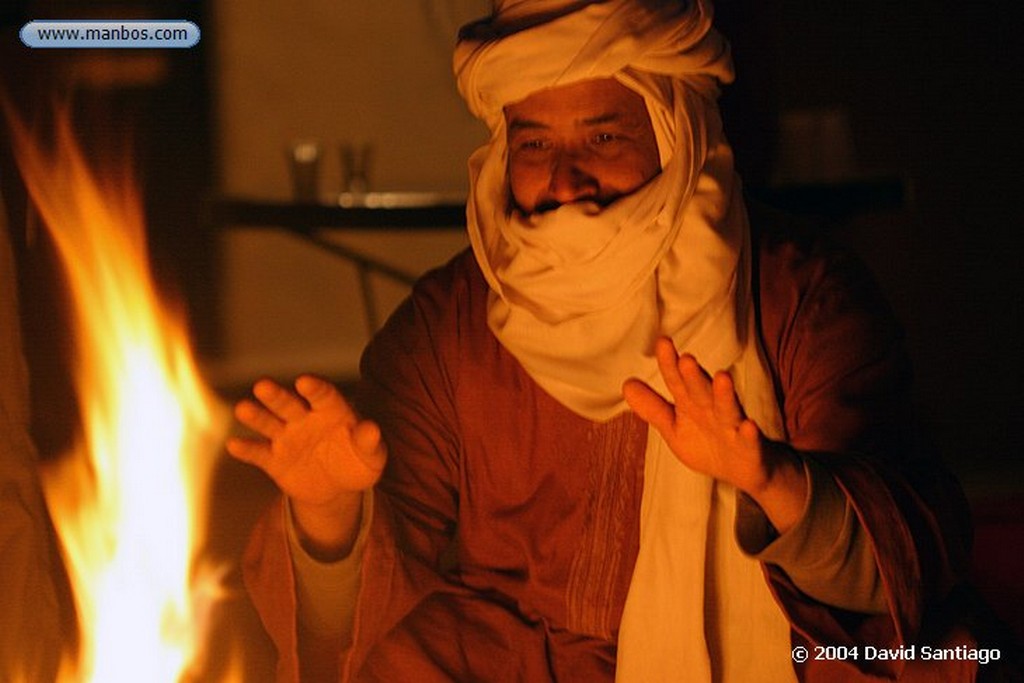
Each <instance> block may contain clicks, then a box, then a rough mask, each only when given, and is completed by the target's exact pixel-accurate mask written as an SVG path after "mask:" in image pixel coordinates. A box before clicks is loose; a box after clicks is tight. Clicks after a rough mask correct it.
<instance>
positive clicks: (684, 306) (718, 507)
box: [455, 0, 795, 683]
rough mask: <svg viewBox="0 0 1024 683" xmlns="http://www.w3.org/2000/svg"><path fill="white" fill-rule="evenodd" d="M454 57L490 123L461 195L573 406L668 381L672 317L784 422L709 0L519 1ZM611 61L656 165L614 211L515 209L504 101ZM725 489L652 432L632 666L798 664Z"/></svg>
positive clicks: (767, 413) (671, 673)
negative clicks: (764, 351) (665, 354)
mask: <svg viewBox="0 0 1024 683" xmlns="http://www.w3.org/2000/svg"><path fill="white" fill-rule="evenodd" d="M455 70H456V74H457V76H458V81H459V88H460V91H461V92H462V94H463V96H464V97H465V99H466V101H467V103H468V104H469V107H470V109H471V110H472V111H473V112H474V113H475V114H476V115H477V116H479V117H480V118H482V119H484V121H485V122H487V123H488V125H489V126H490V128H491V133H492V135H491V140H490V142H489V143H488V144H487V145H485V146H484V147H482V148H481V149H480V150H478V151H477V152H476V153H475V154H474V155H473V156H472V157H471V159H470V164H469V167H470V179H471V190H470V198H469V204H468V207H467V218H468V225H469V235H470V241H471V244H472V247H473V250H474V253H475V255H476V258H477V261H478V262H479V264H480V267H481V269H482V271H483V274H484V276H485V277H486V279H487V282H488V284H489V285H490V287H491V292H490V295H489V300H488V324H489V326H490V328H491V330H492V331H493V332H494V334H495V335H496V336H497V338H498V339H499V340H500V341H501V343H502V344H503V345H504V346H505V347H506V348H507V349H508V350H509V351H510V352H511V353H512V354H513V355H514V356H515V357H516V359H517V360H518V361H519V362H520V363H521V364H522V365H523V367H524V368H525V369H526V370H527V372H528V373H529V374H530V376H531V377H532V378H533V379H534V380H535V381H536V382H537V383H538V384H539V385H540V386H541V387H542V388H544V389H545V390H546V391H547V392H548V393H550V394H551V395H552V396H554V397H555V398H556V399H558V400H559V401H561V402H562V403H563V404H564V405H566V406H567V407H569V408H570V409H572V410H574V411H575V412H577V413H579V414H581V415H583V416H585V417H588V418H590V419H593V420H606V419H609V418H611V417H613V416H614V415H616V414H618V413H620V412H621V411H623V410H625V409H626V406H625V403H624V400H623V398H622V392H621V386H622V383H623V381H624V380H625V379H627V378H629V377H639V378H641V379H643V380H645V381H647V382H648V383H649V384H651V385H652V386H654V387H655V388H657V389H658V390H660V391H661V392H662V393H663V394H666V392H665V389H664V384H663V382H662V381H661V378H660V376H659V373H658V370H657V364H656V361H655V359H654V355H653V344H654V340H655V339H656V338H657V337H658V336H659V335H663V334H664V335H668V336H670V337H671V338H672V339H673V340H674V341H675V343H676V347H677V348H678V349H680V350H681V351H686V352H689V353H692V354H693V355H694V356H695V357H696V358H697V360H698V361H699V362H700V363H701V364H702V365H703V366H704V367H705V368H706V369H707V370H708V371H709V372H712V373H713V372H715V371H717V370H720V369H727V370H729V371H730V372H731V373H732V374H733V377H734V379H735V381H736V385H737V392H738V394H739V396H740V399H741V402H742V403H743V406H744V409H745V410H746V412H747V414H748V415H749V416H750V417H751V418H753V419H754V420H755V421H756V422H757V423H758V424H759V426H760V427H761V429H762V431H764V432H765V433H766V434H767V435H768V436H769V437H771V438H781V437H782V432H783V427H782V421H781V417H780V414H779V409H778V406H777V404H776V402H775V399H774V394H773V389H772V383H771V379H770V376H769V373H768V371H767V369H766V365H765V363H764V360H763V358H762V355H761V353H760V350H759V346H758V342H757V335H756V333H755V331H754V327H753V315H754V312H753V305H752V302H751V283H750V273H751V269H750V258H751V249H750V243H749V241H750V236H749V228H748V225H747V217H746V211H745V208H744V205H743V202H742V197H741V192H740V185H739V180H738V178H737V177H736V175H735V173H734V171H733V163H732V152H731V150H730V148H729V146H728V144H727V142H726V141H725V138H724V136H723V134H722V129H721V122H720V119H719V116H718V110H717V105H716V103H715V100H716V97H717V94H718V83H719V82H728V81H729V80H731V76H732V71H731V62H730V59H729V54H728V47H727V45H726V43H725V41H724V40H723V39H722V38H721V37H720V36H719V35H718V34H717V33H716V32H715V31H714V30H713V29H712V28H711V15H710V9H709V8H708V7H707V6H706V4H705V3H704V2H703V1H695V2H691V3H689V4H688V5H687V4H684V3H673V2H661V3H653V2H642V1H641V0H609V1H607V2H595V3H591V4H587V3H580V2H571V1H569V0H563V1H562V2H558V0H508V1H507V2H505V3H499V6H498V8H497V10H496V14H495V16H494V17H492V18H491V20H490V21H485V22H478V23H476V24H473V25H470V26H468V27H466V29H464V31H463V36H462V40H461V42H460V43H459V46H458V47H457V49H456V54H455ZM602 77H614V78H616V79H618V80H619V81H620V82H622V83H623V84H624V85H626V86H627V87H630V88H631V89H633V90H634V91H636V92H638V93H639V94H640V95H642V96H643V97H644V100H645V102H646V104H647V108H648V111H649V112H650V114H651V119H652V124H653V126H654V131H655V137H656V138H657V140H658V146H659V153H660V157H661V162H662V168H663V170H662V172H661V173H660V174H659V175H658V176H657V177H655V178H654V179H653V180H651V181H650V182H649V183H647V184H646V185H645V186H644V187H642V188H640V189H639V190H637V191H636V192H634V193H632V194H630V195H627V196H625V197H622V198H620V199H618V200H616V201H615V202H613V203H612V204H611V205H610V206H608V207H606V208H604V209H600V208H598V207H595V206H588V205H579V204H576V205H566V206H562V207H560V208H559V209H557V210H554V211H550V212H546V213H544V214H540V215H536V216H522V215H520V214H519V213H518V212H516V211H514V210H511V209H510V208H509V207H510V206H511V202H510V200H509V190H508V181H507V155H508V152H507V146H506V140H505V123H504V116H503V112H502V107H503V106H504V105H505V104H508V103H510V102H515V101H517V100H519V99H522V98H524V97H526V96H527V95H529V94H530V93H532V92H535V91H537V90H540V89H543V88H548V87H555V86H559V85H566V84H569V83H574V82H577V81H580V80H586V79H593V78H602ZM725 489H728V487H726V486H724V485H722V484H716V483H715V482H714V481H713V480H712V479H710V478H708V477H706V476H704V475H701V474H697V473H695V472H693V471H691V470H689V469H687V468H686V467H684V466H683V465H682V464H681V463H680V462H679V461H678V459H676V457H675V456H674V455H673V454H672V453H671V452H670V450H669V449H668V447H667V446H666V445H665V443H664V441H663V440H662V439H661V438H660V436H658V435H657V434H656V433H655V432H654V431H653V430H652V431H651V432H650V435H649V438H648V446H647V452H646V464H645V479H644V494H643V500H642V503H641V540H640V552H639V556H638V559H637V564H636V568H635V570H634V575H633V580H632V584H631V587H630V592H629V596H628V599H627V601H626V608H625V613H624V615H623V619H622V623H621V627H620V636H619V649H618V653H619V654H618V673H617V676H618V680H619V681H623V682H627V683H634V682H638V681H645V682H647V681H676V680H686V681H698V682H699V681H707V682H708V683H710V681H712V680H722V681H744V680H756V679H763V676H762V674H764V672H765V671H769V672H771V673H772V675H773V676H774V677H772V678H770V680H781V681H784V680H786V676H788V677H789V679H790V680H795V679H794V677H793V671H792V666H791V664H790V658H789V629H788V625H787V623H786V621H785V619H784V618H783V616H782V614H781V612H780V610H779V609H778V608H777V607H776V606H775V604H774V602H773V600H772V598H771V595H770V593H769V591H768V588H767V586H766V585H765V582H764V580H763V578H762V576H761V571H760V567H759V566H758V564H757V562H755V561H753V560H751V559H749V558H746V557H743V556H742V554H741V553H740V551H739V549H738V548H737V547H736V543H735V541H734V539H733V536H732V534H731V533H729V532H728V528H729V526H730V522H731V520H732V516H733V514H732V512H733V505H734V495H733V492H732V490H731V489H729V490H725ZM711 579H713V580H711ZM706 588H707V589H708V590H705V589H706ZM751 610H752V611H753V612H754V613H755V614H756V617H755V618H756V619H757V628H756V629H752V628H749V624H750V621H749V619H750V611H751ZM744 611H745V613H746V616H745V617H744V618H742V619H739V620H737V615H739V614H740V613H741V612H744ZM752 636H753V637H752ZM713 672H714V673H713ZM765 680H768V679H765Z"/></svg>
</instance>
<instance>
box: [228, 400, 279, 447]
mask: <svg viewBox="0 0 1024 683" xmlns="http://www.w3.org/2000/svg"><path fill="white" fill-rule="evenodd" d="M235 417H236V418H238V421H239V422H241V423H242V424H244V425H245V426H246V427H248V428H249V429H251V430H253V431H255V432H259V433H260V434H262V435H263V436H265V437H267V438H268V439H273V438H274V437H276V436H277V435H278V434H279V433H280V432H281V430H282V429H283V428H284V422H282V421H281V418H279V417H277V416H276V415H274V414H273V413H271V412H270V411H269V410H267V409H266V408H264V407H263V406H261V405H260V404H259V403H256V402H255V401H250V400H249V399H243V400H241V401H239V402H238V403H237V404H235Z"/></svg>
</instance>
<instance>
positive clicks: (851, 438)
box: [758, 240, 970, 677]
mask: <svg viewBox="0 0 1024 683" xmlns="http://www.w3.org/2000/svg"><path fill="white" fill-rule="evenodd" d="M763 249H764V252H765V253H764V255H763V258H762V259H760V266H761V271H760V276H759V279H758V282H759V285H760V288H761V291H760V297H759V301H760V303H761V310H760V316H761V318H760V322H761V326H760V329H761V331H762V334H763V341H764V343H765V348H766V350H767V353H768V354H769V356H770V357H771V358H772V365H773V368H774V371H775V379H776V381H777V389H778V393H779V395H780V400H781V405H782V409H783V414H784V416H785V419H786V430H787V438H788V442H789V444H790V445H791V446H792V447H793V448H795V449H797V450H798V451H800V452H802V453H803V454H804V455H805V457H809V458H812V459H813V460H814V461H815V463H817V464H818V465H820V466H821V468H823V469H824V470H825V471H826V472H827V473H828V475H830V476H831V477H832V479H833V480H834V481H835V482H836V484H837V485H838V487H839V489H840V490H841V491H842V493H843V495H844V496H845V498H846V500H847V501H848V503H849V505H850V506H851V507H852V511H853V513H854V514H855V515H856V518H857V521H858V522H859V524H860V526H861V527H862V528H863V531H864V533H865V535H866V536H867V539H868V541H869V543H870V547H871V550H872V554H873V557H874V562H875V564H876V565H877V567H878V573H879V576H880V578H881V585H882V592H883V593H884V596H885V603H886V606H887V612H886V614H884V615H875V616H866V615H860V614H852V613H850V612H846V611H844V610H841V609H837V608H834V607H830V606H828V605H826V604H824V603H822V602H820V601H817V600H814V599H813V598H811V597H810V596H808V595H807V594H806V593H804V592H803V591H801V590H800V589H799V587H798V586H797V585H796V582H795V581H794V580H793V577H790V576H788V575H787V574H786V572H785V571H784V570H783V569H782V568H781V567H779V566H778V565H773V564H768V565H767V572H768V574H769V576H770V579H771V582H772V586H773V589H774V590H775V592H776V595H777V597H778V599H779V601H780V604H781V605H782V607H783V610H784V611H785V612H786V613H787V615H788V617H789V619H790V621H791V623H792V624H793V626H794V629H795V630H796V631H797V633H798V634H800V635H801V636H802V637H805V638H807V639H809V640H810V641H812V642H815V643H820V644H824V645H857V644H872V645H875V646H878V647H888V648H894V647H897V646H898V645H902V644H909V643H913V642H916V640H917V639H918V638H919V636H920V635H921V630H922V621H923V617H924V615H925V612H926V610H927V609H929V608H930V607H933V606H935V605H937V604H938V603H939V602H941V601H942V600H943V599H944V598H945V597H946V596H947V595H948V594H949V592H950V591H951V589H952V588H953V586H954V585H956V584H957V583H958V582H960V581H961V580H962V578H963V576H964V574H965V572H966V567H967V560H968V553H969V545H970V525H969V518H968V515H967V508H966V501H965V499H964V497H963V494H962V492H961V490H960V488H959V486H958V484H957V483H956V482H955V480H954V478H953V477H952V475H951V474H950V473H949V472H948V471H947V470H946V469H945V468H944V467H943V466H942V465H941V463H940V462H939V461H938V459H937V458H936V457H935V454H934V452H933V450H932V449H931V448H930V447H929V446H928V445H927V444H926V443H925V442H924V441H923V440H922V439H921V438H920V436H919V432H918V430H917V427H916V425H915V422H914V417H913V414H912V410H911V395H910V365H909V361H908V357H907V354H906V351H905V348H904V344H903V335H902V330H901V328H900V327H899V325H898V324H897V323H896V322H895V318H894V316H893V314H892V313H891V311H890V309H889V307H888V305H887V304H886V302H885V301H884V299H883V298H882V296H881V294H880V292H879V291H878V289H877V287H876V285H875V284H874V282H873V280H872V279H871V277H870V276H869V274H868V273H867V271H866V269H865V268H864V267H863V265H862V264H860V262H859V261H857V260H856V259H854V258H853V257H852V256H850V255H847V254H844V253H842V252H840V251H837V250H833V249H830V248H827V247H825V246H822V244H821V243H820V242H818V241H811V242H792V241H790V242H780V243H774V244H773V243H772V242H771V241H770V240H765V241H764V243H763ZM794 283H797V284H794ZM859 666H862V667H863V668H864V669H865V670H872V671H873V672H874V673H878V674H882V675H885V676H889V677H892V676H895V675H896V674H898V673H899V671H900V670H902V667H903V662H901V661H899V660H897V661H875V662H871V663H870V664H865V663H860V664H859Z"/></svg>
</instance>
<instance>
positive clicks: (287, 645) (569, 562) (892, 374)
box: [245, 231, 975, 683]
mask: <svg viewBox="0 0 1024 683" xmlns="http://www.w3.org/2000/svg"><path fill="white" fill-rule="evenodd" d="M755 235H757V236H755V244H756V245H757V250H756V254H757V258H756V266H757V267H756V277H755V283H756V301H757V303H758V315H759V317H758V322H759V328H760V332H761V335H762V341H763V343H764V348H765V351H766V354H767V358H768V360H769V365H770V368H771V372H772V375H773V379H774V382H775V384H776V389H777V394H778V397H779V401H780V406H781V409H782V414H783V416H784V418H785V425H786V430H787V441H788V442H789V443H790V444H791V445H792V446H793V447H794V448H796V449H797V450H799V451H802V452H806V453H808V454H813V457H815V458H817V459H818V460H819V461H820V462H822V463H823V464H824V465H825V466H826V467H827V468H828V469H829V471H830V472H831V473H832V474H833V476H834V477H835V479H836V480H837V482H838V483H839V486H840V488H841V489H842V490H843V491H844V492H845V494H846V495H847V496H848V497H849V499H850V500H851V501H852V503H853V505H854V508H855V509H856V511H857V514H858V516H859V519H860V521H861V523H862V524H863V526H864V528H865V530H866V531H867V533H868V535H869V537H870V539H871V542H872V544H873V549H874V552H875V556H876V558H877V564H878V566H879V569H880V573H881V578H882V581H883V583H884V587H885V593H886V596H887V599H888V605H889V614H888V615H883V616H872V617H868V616H862V615H855V614H852V613H849V612H843V611H841V610H838V609H834V608H831V607H829V606H827V605H824V604H822V603H819V602H816V601H814V600H813V599H811V598H809V597H807V596H806V595H804V594H802V593H801V592H800V590H799V589H798V588H796V587H795V586H794V585H793V584H792V582H791V581H789V579H788V577H787V576H786V574H785V572H784V571H783V570H782V569H780V568H779V567H777V566H773V565H766V566H765V569H766V577H767V579H768V580H769V582H770V586H771V588H772V590H773V592H774V594H775V596H776V598H777V600H778V601H779V603H780V605H781V606H782V609H783V610H784V612H785V613H786V615H787V616H788V618H789V620H790V622H791V624H792V629H793V642H794V645H797V644H808V645H809V646H810V647H811V649H812V653H813V646H814V644H822V645H837V646H838V645H860V646H861V647H862V648H863V646H864V645H868V644H870V645H874V646H876V647H880V648H895V647H897V646H899V645H902V644H909V643H919V642H922V641H921V640H920V639H921V638H928V639H932V640H934V639H936V638H937V637H941V638H950V637H952V638H954V639H959V640H956V641H955V642H962V643H970V642H972V641H971V640H970V638H969V636H968V634H967V633H966V632H965V631H963V630H959V631H955V632H950V631H949V630H948V629H941V630H943V631H945V632H943V633H934V632H931V631H932V630H934V629H927V628H923V624H922V620H923V618H924V615H925V613H926V611H928V610H932V609H936V608H940V607H941V605H942V603H943V600H944V599H945V598H946V596H947V594H949V592H950V590H951V589H952V588H953V587H954V585H956V584H957V583H958V582H959V581H960V578H961V576H962V575H963V572H964V570H965V567H966V561H967V552H968V545H969V538H970V531H969V522H968V521H967V516H966V506H965V503H964V500H963V497H962V494H961V493H960V490H959V487H958V486H957V485H956V483H955V481H953V480H952V478H951V477H950V476H949V475H948V474H947V473H946V471H945V470H944V469H942V468H941V467H940V466H939V465H938V464H937V463H936V462H935V461H934V460H933V459H932V458H931V457H930V456H929V455H928V453H927V450H926V449H924V448H922V446H921V444H920V442H919V440H918V439H917V438H916V432H915V430H914V428H913V417H912V415H911V409H910V394H909V382H910V370H909V364H908V361H907V356H906V353H905V350H904V347H903V341H902V332H901V329H900V327H899V326H898V324H897V323H896V321H895V320H894V318H893V316H892V314H891V312H890V310H889V308H888V306H887V305H886V304H885V302H884V301H883V299H882V297H881V296H880V294H879V292H878V290H877V288H876V287H875V285H874V283H873V282H872V280H871V278H870V277H869V276H868V274H867V273H866V271H865V270H864V269H863V267H862V266H861V265H860V264H859V262H857V261H856V260H855V259H852V258H851V257H849V256H847V255H844V254H843V253H841V252H839V251H835V250H832V249H830V248H827V247H826V246H824V245H823V244H822V243H821V241H820V240H818V239H815V238H813V237H812V236H808V235H802V234H801V233H797V232H793V231H790V232H788V233H787V234H786V236H781V235H780V234H779V233H777V232H771V233H769V232H764V233H761V234H759V235H758V234H757V233H755ZM487 293H488V289H487V285H486V283H485V282H484V279H483V277H482V275H481V273H480V271H479V269H478V268H477V266H476V262H475V260H474V258H473V255H472V254H471V253H470V252H464V253H462V254H460V255H459V256H457V257H456V258H455V259H453V260H452V261H451V262H450V263H449V264H448V265H447V266H445V267H443V268H441V269H439V270H437V271H434V272H433V273H431V274H429V275H427V276H426V277H425V278H423V279H422V280H421V281H420V282H419V283H418V284H417V285H416V287H415V289H414V292H413V294H412V296H411V298H410V299H409V300H407V301H406V302H405V303H404V304H403V305H402V306H401V307H400V308H399V309H398V310H397V312H396V313H395V314H394V315H393V316H392V318H391V319H390V320H389V321H388V323H387V325H386V326H385V328H384V329H383V330H382V331H381V332H380V333H379V334H378V335H377V336H376V338H375V339H374V340H373V342H372V343H371V344H370V346H369V347H368V348H367V350H366V353H365V355H364V358H363V362H362V374H363V378H362V380H361V383H360V386H359V391H358V395H357V397H356V399H357V404H358V406H359V409H360V411H361V412H362V413H363V415H365V416H366V417H370V418H373V419H375V420H377V421H378V422H379V423H380V424H381V428H382V431H383V433H384V435H385V438H386V440H387V444H388V448H389V452H390V459H389V462H388V467H387V470H386V472H385V475H384V479H383V480H382V482H381V484H380V485H379V487H378V489H377V491H376V495H375V508H374V518H373V523H372V525H371V528H370V532H369V533H370V536H369V538H368V543H367V546H366V551H365V558H364V562H363V570H362V587H361V592H360V596H359V601H358V605H357V612H356V622H355V631H354V643H353V645H352V647H351V648H350V649H349V650H348V651H347V652H346V653H344V654H343V655H342V657H341V662H340V666H341V669H342V675H343V677H344V678H345V680H356V681H417V682H418V683H429V682H432V681H451V680H455V681H470V680H472V681H489V682H490V681H494V682H498V681H529V682H531V683H535V682H536V683H540V682H543V681H555V680H556V681H560V682H565V681H580V682H581V683H582V682H586V683H600V682H602V681H605V682H609V683H610V682H611V681H613V680H614V671H615V651H616V637H617V632H618V623H619V618H620V616H621V614H622V610H623V605H624V602H625V598H626V593H627V589H628V586H629V582H630V577H631V573H632V568H633V564H634V562H635V559H636V555H637V550H638V538H639V521H638V513H639V509H640V499H641V494H642V490H643V455H644V449H645V445H646V434H647V426H646V425H645V424H644V423H642V422H641V421H640V420H639V419H638V418H636V417H635V416H634V415H632V414H623V415H620V416H619V417H617V418H615V419H613V420H611V421H609V422H607V423H595V422H591V421H589V420H587V419H585V418H582V417H580V416H578V415H576V414H575V413H573V412H572V411H570V410H569V409H567V408H565V407H564V406H562V405H561V404H560V403H558V402H557V401H556V400H555V399H554V398H552V397H551V396H549V395H548V394H546V393H545V392H544V391H543V390H542V389H540V388H539V387H538V386H537V384H536V383H535V382H534V381H533V380H532V379H531V378H530V377H529V376H528V375H527V374H526V372H525V371H524V370H523V368H522V367H521V366H520V365H519V363H518V362H517V361H516V360H515V359H514V358H513V357H512V356H511V355H510V354H509V353H508V352H507V351H506V350H505V349H504V347H502V346H501V344H500V343H499V342H498V340H497V339H496V338H495V337H494V335H493V334H491V332H490V330H489V329H488V327H487V323H486V309H487ZM282 520H283V516H282V514H281V511H280V508H279V506H275V509H274V510H271V511H270V512H269V513H268V514H267V515H266V516H265V517H264V518H263V520H262V521H261V523H260V524H259V525H258V527H257V529H256V530H255V533H254V535H253V538H252V542H251V545H250V549H249V552H248V555H247V559H246V566H245V570H246V577H247V585H248V587H249V590H250V593H251V595H252V597H253V599H254V602H255V604H256V606H257V609H258V610H259V612H260V614H261V616H262V618H263V620H264V624H265V626H266V628H267V630H268V632H269V633H270V635H271V637H272V638H273V639H274V641H275V643H276V645H277V648H278V651H279V668H278V680H281V681H294V680H297V672H298V640H299V639H298V634H297V632H296V619H295V614H296V606H295V597H294V595H295V592H294V583H293V576H292V568H291V562H290V558H289V555H288V549H287V548H288V545H287V540H286V535H285V529H284V526H283V523H282ZM929 623H938V622H929ZM655 627H656V625H655ZM951 633H952V635H950V634H951ZM950 642H953V641H950ZM904 664H905V663H904V662H901V661H889V660H872V661H860V662H856V663H851V662H847V663H830V662H820V661H812V662H810V663H808V664H807V665H805V666H798V667H797V673H798V677H799V678H801V680H805V681H818V680H828V681H829V682H830V683H838V682H839V681H846V680H851V681H854V680H856V681H862V680H877V679H874V678H872V677H870V676H868V674H877V675H882V676H885V677H888V678H891V677H894V676H895V675H897V674H899V673H900V672H902V671H903V668H904ZM925 664H927V663H926V662H923V661H920V660H918V661H915V662H910V663H909V665H907V670H906V671H905V672H904V677H901V680H942V681H959V680H973V673H972V672H973V671H974V669H975V664H974V663H973V662H941V663H937V662H932V663H931V664H932V666H933V667H934V666H935V665H939V668H932V669H930V672H931V674H929V669H928V667H926V666H924V665H925ZM932 674H934V675H936V676H938V677H937V678H934V679H932V678H929V677H927V676H929V675H932ZM921 676H925V677H923V678H922V677H921Z"/></svg>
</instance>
